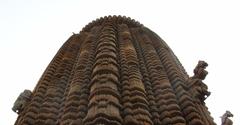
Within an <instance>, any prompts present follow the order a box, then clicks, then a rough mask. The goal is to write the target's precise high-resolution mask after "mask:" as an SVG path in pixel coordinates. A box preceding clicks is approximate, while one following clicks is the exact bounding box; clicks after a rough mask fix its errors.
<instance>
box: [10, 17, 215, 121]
mask: <svg viewBox="0 0 240 125" xmlns="http://www.w3.org/2000/svg"><path fill="white" fill-rule="evenodd" d="M206 66H207V64H206V63H205V62H203V61H202V62H199V65H198V66H197V67H196V69H195V70H194V73H195V75H194V76H193V77H189V76H188V74H187V73H186V71H185V70H184V68H183V66H182V65H181V63H180V61H179V60H178V59H177V57H176V56H175V54H174V53H173V51H172V50H171V49H170V48H169V47H168V46H167V44H166V43H165V42H164V41H163V40H162V39H161V38H160V37H159V36H157V35H156V34H155V33H154V32H153V31H151V30H149V29H148V28H146V27H145V26H143V25H142V24H140V23H139V22H137V21H135V20H133V19H131V18H128V17H122V16H106V17H103V18H99V19H97V20H94V21H92V22H90V23H89V24H87V25H86V26H85V27H84V28H83V29H82V30H81V31H80V33H79V34H75V33H73V35H72V36H71V37H70V38H69V39H68V40H67V41H66V43H65V44H64V45H63V46H62V47H61V48H60V50H59V51H58V53H57V54H56V56H55V57H54V58H53V60H52V61H51V62H50V64H49V66H48V67H47V69H46V70H45V72H44V73H43V75H42V77H41V79H40V80H39V82H38V84H37V85H36V87H35V89H34V91H33V92H32V93H31V94H30V95H31V96H29V97H28V98H27V100H25V101H22V102H23V104H24V105H23V106H22V107H21V108H19V106H15V107H14V108H13V110H14V111H17V112H18V113H19V116H18V119H17V121H16V123H15V125H35V124H39V125H40V124H41V125H42V124H43V125H95V124H104V125H170V124H171V125H215V123H214V121H213V119H212V117H211V116H210V113H209V112H208V109H207V107H206V105H205V103H204V100H205V99H206V95H207V96H208V95H209V94H210V93H209V92H208V91H207V90H205V91H202V92H203V93H197V92H199V91H197V92H196V90H199V86H198V85H204V87H205V88H207V86H206V85H205V84H204V83H203V82H202V80H203V79H204V78H205V76H206V74H207V71H205V68H206ZM200 89H201V90H203V89H202V88H201V87H200ZM20 100H21V99H20Z"/></svg>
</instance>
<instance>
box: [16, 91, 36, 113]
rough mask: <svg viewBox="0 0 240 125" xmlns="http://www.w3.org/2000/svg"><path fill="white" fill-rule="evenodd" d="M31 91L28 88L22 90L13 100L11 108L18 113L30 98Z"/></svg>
mask: <svg viewBox="0 0 240 125" xmlns="http://www.w3.org/2000/svg"><path fill="white" fill-rule="evenodd" d="M31 95H32V92H31V91H30V90H24V91H23V92H22V93H21V94H20V95H19V96H18V98H17V100H16V101H15V102H14V105H13V107H12V110H13V111H14V112H16V113H18V114H19V113H20V112H21V111H22V110H23V108H24V106H25V105H26V104H27V102H29V101H30V99H31Z"/></svg>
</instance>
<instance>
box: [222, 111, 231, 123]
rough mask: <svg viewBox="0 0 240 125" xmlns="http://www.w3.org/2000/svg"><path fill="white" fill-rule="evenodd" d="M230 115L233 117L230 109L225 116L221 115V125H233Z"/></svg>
mask: <svg viewBox="0 0 240 125" xmlns="http://www.w3.org/2000/svg"><path fill="white" fill-rule="evenodd" d="M229 117H233V114H232V113H231V112H230V111H226V112H225V113H224V114H223V116H221V121H222V124H221V125H232V124H233V122H232V120H231V119H229Z"/></svg>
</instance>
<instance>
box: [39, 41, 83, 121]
mask: <svg viewBox="0 0 240 125" xmlns="http://www.w3.org/2000/svg"><path fill="white" fill-rule="evenodd" d="M78 40H79V39H78V38H76V39H75V40H74V41H72V42H71V43H70V45H69V47H68V49H67V50H66V51H65V53H64V55H63V58H62V60H61V64H60V65H59V67H58V68H57V71H56V73H54V76H53V79H52V81H51V82H50V84H49V86H48V89H47V92H46V94H45V99H44V102H43V104H42V107H41V109H40V112H39V115H38V119H37V121H36V123H35V124H46V125H56V124H58V114H59V112H60V105H61V103H62V99H63V96H64V91H65V88H66V86H67V83H68V81H69V78H70V75H71V71H72V69H73V66H74V62H75V60H76V57H77V56H76V55H77V52H78V50H79V48H80V44H79V43H78Z"/></svg>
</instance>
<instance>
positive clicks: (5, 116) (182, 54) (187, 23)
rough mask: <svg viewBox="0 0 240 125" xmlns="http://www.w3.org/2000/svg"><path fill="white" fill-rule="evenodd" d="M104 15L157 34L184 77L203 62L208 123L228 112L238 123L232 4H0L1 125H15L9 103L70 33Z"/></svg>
mask: <svg viewBox="0 0 240 125" xmlns="http://www.w3.org/2000/svg"><path fill="white" fill-rule="evenodd" d="M194 1H195V2H194ZM105 15H126V16H129V17H131V18H133V19H135V20H138V21H139V22H140V23H142V24H144V25H145V26H146V27H148V28H150V29H151V30H153V31H154V32H156V33H157V34H158V35H159V36H160V37H162V38H163V39H164V40H165V41H166V42H167V44H168V45H169V46H170V47H171V48H172V50H173V51H174V52H175V54H176V55H177V56H178V58H179V60H180V61H181V63H182V64H183V66H184V67H185V69H186V70H187V72H188V73H189V75H192V74H193V73H192V70H193V69H194V67H195V65H196V64H197V62H198V60H205V61H206V62H208V63H209V67H208V68H207V70H208V71H209V75H208V76H207V78H206V80H204V82H205V83H206V84H207V85H208V87H209V91H211V92H212V95H211V96H210V97H209V98H208V99H207V101H206V103H207V106H208V107H209V110H210V112H211V113H212V116H213V117H214V119H215V122H216V123H217V124H218V125H220V118H219V116H221V115H222V114H223V113H224V112H225V110H230V111H231V112H232V113H233V114H234V117H233V121H234V123H235V125H240V110H239V107H240V101H239V99H240V89H239V86H240V85H239V84H240V82H239V79H238V78H240V73H239V71H240V58H239V57H240V56H239V55H240V44H239V42H240V2H239V1H238V0H236V1H232V0H225V1H222V0H199V1H197V0H176V1H174V0H165V1H161V0H156V1H151V0H146V1H140V0H119V1H114V0H95V1H93V0H85V1H83V0H64V1H63V0H38V1H37V0H15V1H14V0H0V85H1V87H0V124H1V125H13V124H14V122H15V120H16V118H17V114H16V113H14V112H12V111H11V107H12V105H13V103H14V101H15V100H16V98H17V97H18V95H19V94H20V93H21V92H22V91H23V90H24V89H30V90H33V89H34V87H35V85H36V84H37V82H38V79H39V78H40V77H41V75H42V73H43V71H44V70H45V68H46V66H47V65H48V64H49V62H50V61H51V59H52V58H53V56H54V55H55V54H56V52H57V50H58V49H59V48H60V47H61V46H62V44H63V43H64V42H65V41H66V40H67V39H68V38H69V37H70V36H71V35H72V32H76V33H77V32H79V31H80V30H81V29H82V27H84V26H85V25H86V24H88V23H89V22H90V21H92V20H94V19H96V18H98V17H101V16H105Z"/></svg>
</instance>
